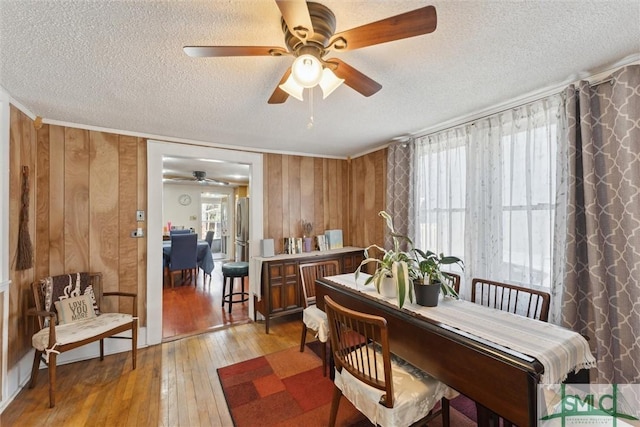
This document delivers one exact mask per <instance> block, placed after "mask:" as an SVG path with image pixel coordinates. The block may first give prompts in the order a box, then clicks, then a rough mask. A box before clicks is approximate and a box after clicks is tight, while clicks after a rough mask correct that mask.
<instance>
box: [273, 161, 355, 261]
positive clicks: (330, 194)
mask: <svg viewBox="0 0 640 427" xmlns="http://www.w3.org/2000/svg"><path fill="white" fill-rule="evenodd" d="M348 168H349V165H348V163H347V161H346V160H338V159H322V158H315V157H304V156H290V155H282V154H265V155H264V236H265V238H271V239H274V241H275V242H274V243H275V245H274V246H275V251H276V253H281V252H282V250H283V248H282V239H283V238H284V237H302V229H301V223H300V221H301V220H305V221H310V222H311V223H312V224H313V235H317V234H322V233H324V231H325V230H332V229H341V230H342V233H343V242H344V244H345V245H350V244H351V241H350V239H349V222H348V213H347V209H348V206H349V204H348V197H349V186H348V177H349V175H348Z"/></svg>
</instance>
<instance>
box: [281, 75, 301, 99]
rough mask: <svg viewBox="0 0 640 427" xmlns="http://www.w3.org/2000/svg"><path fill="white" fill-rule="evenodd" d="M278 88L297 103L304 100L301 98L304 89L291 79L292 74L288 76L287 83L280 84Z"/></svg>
mask: <svg viewBox="0 0 640 427" xmlns="http://www.w3.org/2000/svg"><path fill="white" fill-rule="evenodd" d="M279 87H280V89H282V90H283V91H285V92H287V93H288V94H289V96H293V97H294V98H296V99H297V100H299V101H304V99H303V98H302V93H303V91H304V88H303V87H302V86H300V85H299V84H298V83H296V81H295V79H294V78H293V74H291V75H289V78H288V79H287V81H286V82H284V83H283V84H281V85H280V86H279Z"/></svg>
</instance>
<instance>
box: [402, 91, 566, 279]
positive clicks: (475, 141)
mask: <svg viewBox="0 0 640 427" xmlns="http://www.w3.org/2000/svg"><path fill="white" fill-rule="evenodd" d="M560 105H561V103H560V97H559V96H552V97H549V98H546V99H544V100H541V101H537V102H535V103H532V104H529V105H527V106H523V107H520V108H516V109H513V110H510V111H507V112H504V113H500V114H496V115H494V116H491V117H488V118H485V119H481V120H478V121H476V122H474V123H472V124H468V125H465V126H461V127H458V128H454V129H449V130H446V131H443V132H440V133H437V134H433V135H429V136H426V137H422V138H419V139H417V140H416V141H415V150H414V152H415V159H414V166H415V182H414V188H415V192H414V194H415V197H416V204H415V206H416V212H415V224H416V228H415V230H416V231H415V236H414V243H415V246H416V247H419V248H424V249H430V250H432V251H434V252H444V253H445V254H447V255H455V256H458V257H459V258H461V259H463V260H464V262H465V270H466V271H465V273H466V276H467V278H470V277H482V278H487V279H494V280H499V281H500V280H502V281H508V282H512V283H518V284H522V285H528V286H535V287H550V285H551V278H552V274H551V273H552V243H553V226H554V215H555V192H556V188H555V187H556V182H555V175H556V143H557V128H558V127H557V121H558V112H559V108H560Z"/></svg>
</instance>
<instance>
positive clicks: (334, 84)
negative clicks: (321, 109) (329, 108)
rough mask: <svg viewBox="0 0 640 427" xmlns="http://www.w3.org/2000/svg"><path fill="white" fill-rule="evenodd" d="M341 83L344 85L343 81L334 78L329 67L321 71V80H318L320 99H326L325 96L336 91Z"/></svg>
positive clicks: (336, 77)
mask: <svg viewBox="0 0 640 427" xmlns="http://www.w3.org/2000/svg"><path fill="white" fill-rule="evenodd" d="M342 83H344V79H341V78H339V77H338V76H336V75H335V73H334V72H333V71H331V69H329V67H325V69H324V70H322V80H320V88H321V89H322V99H326V98H327V96H329V95H331V93H332V92H333V91H334V90H336V89H338V88H339V87H340V85H341V84H342Z"/></svg>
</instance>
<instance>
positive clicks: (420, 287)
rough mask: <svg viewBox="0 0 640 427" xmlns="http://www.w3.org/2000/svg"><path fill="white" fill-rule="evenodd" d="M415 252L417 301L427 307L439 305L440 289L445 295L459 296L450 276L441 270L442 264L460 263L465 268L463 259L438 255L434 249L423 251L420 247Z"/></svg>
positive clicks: (414, 282)
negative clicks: (451, 283)
mask: <svg viewBox="0 0 640 427" xmlns="http://www.w3.org/2000/svg"><path fill="white" fill-rule="evenodd" d="M413 253H414V255H415V258H414V261H415V263H414V266H415V268H414V270H413V273H414V274H413V277H414V281H413V284H414V291H415V295H416V302H417V303H418V304H420V305H424V306H427V307H434V306H436V305H438V294H439V293H440V289H442V294H443V295H444V296H450V297H453V298H458V293H457V292H456V291H455V289H453V287H452V286H451V285H450V280H449V278H450V276H449V275H448V274H447V273H446V272H443V271H442V270H441V266H443V265H451V264H458V265H459V266H460V267H461V268H463V269H464V264H463V262H462V260H461V259H460V258H458V257H455V256H445V255H444V254H440V255H437V254H436V253H435V252H432V251H427V252H423V251H421V250H420V249H413Z"/></svg>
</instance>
